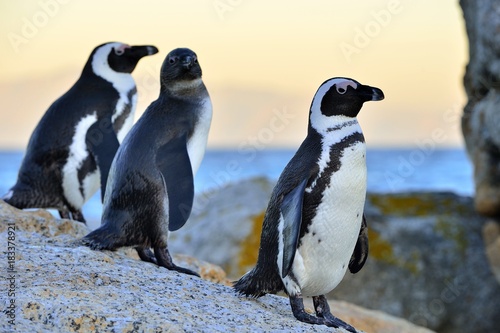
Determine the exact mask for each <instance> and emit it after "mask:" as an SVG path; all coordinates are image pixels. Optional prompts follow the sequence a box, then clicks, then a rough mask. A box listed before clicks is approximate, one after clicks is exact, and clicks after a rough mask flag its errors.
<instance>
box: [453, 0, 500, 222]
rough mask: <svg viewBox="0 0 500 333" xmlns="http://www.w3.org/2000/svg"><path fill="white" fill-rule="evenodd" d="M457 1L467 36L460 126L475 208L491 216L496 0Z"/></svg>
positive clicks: (499, 135)
mask: <svg viewBox="0 0 500 333" xmlns="http://www.w3.org/2000/svg"><path fill="white" fill-rule="evenodd" d="M460 5H461V7H462V10H463V13H464V18H465V23H466V28H467V35H468V37H469V64H468V65H467V68H466V72H465V77H464V86H465V91H466V92H467V97H468V102H467V105H466V106H465V108H464V113H463V117H462V130H463V135H464V138H465V143H466V146H467V151H468V153H469V156H470V158H471V160H472V162H473V165H474V180H475V186H476V195H475V207H476V210H477V211H478V212H479V213H481V214H485V215H490V216H495V215H499V214H500V182H499V179H500V163H499V162H500V112H498V111H499V105H500V34H499V33H498V32H499V31H500V2H498V1H497V0H481V1H476V0H460Z"/></svg>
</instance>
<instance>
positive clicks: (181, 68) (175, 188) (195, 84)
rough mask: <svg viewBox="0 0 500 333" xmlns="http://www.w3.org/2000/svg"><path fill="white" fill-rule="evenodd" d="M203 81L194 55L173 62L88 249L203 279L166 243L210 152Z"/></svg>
mask: <svg viewBox="0 0 500 333" xmlns="http://www.w3.org/2000/svg"><path fill="white" fill-rule="evenodd" d="M201 74H202V72H201V67H200V65H199V63H198V58H197V56H196V54H195V53H194V52H193V51H191V50H190V49H186V48H179V49H175V50H173V51H171V52H170V53H169V54H168V55H167V57H166V58H165V60H164V62H163V65H162V68H161V73H160V82H161V90H160V95H159V97H158V99H157V100H156V101H154V102H153V103H151V105H150V106H149V107H148V108H147V109H146V111H145V112H144V114H143V115H142V116H141V118H140V119H139V120H138V121H137V123H136V124H135V125H134V127H133V128H132V130H131V131H130V133H129V134H128V135H127V136H126V137H125V140H124V141H123V143H122V145H121V146H120V148H119V149H118V152H117V153H116V156H115V159H114V161H113V164H112V166H111V170H110V174H109V179H108V184H107V188H106V195H105V197H104V204H103V206H104V207H103V216H102V224H101V227H100V228H98V229H96V230H94V231H93V232H91V233H90V234H88V235H87V236H85V237H84V238H83V240H82V241H83V244H85V245H87V246H90V247H91V248H92V249H95V250H115V249H117V248H119V247H124V246H133V247H135V249H136V250H137V252H138V254H139V257H140V258H141V259H142V260H144V261H148V262H152V263H155V264H157V265H159V266H163V267H165V268H167V269H170V270H176V271H178V272H182V273H187V274H191V275H198V274H196V273H195V272H193V271H191V270H188V269H186V268H182V267H178V266H176V265H175V264H174V263H173V262H172V258H171V257H170V254H169V251H168V248H167V236H168V232H169V231H174V230H177V229H179V228H181V227H182V226H183V225H184V223H186V220H187V219H188V217H189V215H190V214H191V209H192V205H193V198H194V182H193V178H194V175H195V174H196V171H197V170H198V167H199V166H200V163H201V160H202V158H203V155H204V153H205V147H206V143H207V138H208V132H209V128H210V123H211V119H212V103H211V101H210V97H209V94H208V91H207V89H206V88H205V85H204V83H203V81H202V79H201ZM150 248H153V250H154V254H153V252H152V251H151V250H150Z"/></svg>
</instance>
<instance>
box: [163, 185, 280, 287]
mask: <svg viewBox="0 0 500 333" xmlns="http://www.w3.org/2000/svg"><path fill="white" fill-rule="evenodd" d="M273 186H274V183H273V182H271V181H270V180H268V179H266V178H251V179H246V180H243V181H241V182H238V183H236V184H231V183H230V184H226V185H225V186H223V187H221V188H218V189H215V190H212V191H210V192H206V193H202V194H200V195H197V196H196V198H195V201H194V204H193V210H192V213H191V216H190V217H189V220H188V221H187V223H186V224H185V225H184V226H183V227H182V229H180V230H179V231H176V232H172V233H170V235H169V245H168V246H169V249H170V250H171V251H172V252H173V253H185V254H188V255H191V256H194V257H196V258H199V259H201V260H204V261H208V262H211V263H216V264H217V265H219V266H221V267H222V268H223V269H224V270H225V271H226V273H227V274H228V276H229V277H230V278H232V279H236V278H239V277H240V276H242V275H243V274H244V273H246V272H247V271H248V270H250V269H251V268H252V267H253V266H254V265H255V262H256V261H257V251H256V249H258V248H259V243H260V234H261V231H262V221H263V219H264V213H265V209H266V207H267V204H268V201H269V197H270V196H271V192H272V190H273Z"/></svg>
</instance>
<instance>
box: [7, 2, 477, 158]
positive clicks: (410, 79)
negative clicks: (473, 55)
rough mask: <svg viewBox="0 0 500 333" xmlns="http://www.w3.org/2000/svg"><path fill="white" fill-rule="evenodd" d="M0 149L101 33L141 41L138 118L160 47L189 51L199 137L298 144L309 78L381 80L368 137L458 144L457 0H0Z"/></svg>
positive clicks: (53, 94) (150, 91)
mask: <svg viewBox="0 0 500 333" xmlns="http://www.w3.org/2000/svg"><path fill="white" fill-rule="evenodd" d="M0 36H2V38H0V49H1V50H2V51H1V53H0V60H1V61H0V149H24V148H25V147H26V144H27V142H28V139H29V136H30V134H31V132H32V131H33V129H34V127H35V126H36V124H37V122H38V121H39V119H40V118H41V116H42V115H43V113H44V112H45V111H46V110H47V108H48V107H49V105H50V104H51V103H52V102H53V101H54V100H55V99H57V98H58V97H59V96H61V95H62V94H63V93H64V92H65V91H67V90H68V89H69V88H70V86H71V85H72V84H73V83H74V82H75V81H76V80H77V79H78V77H79V75H80V73H81V70H82V68H83V65H84V64H85V62H86V61H87V58H88V56H89V54H90V52H91V51H92V49H93V48H94V47H95V46H97V45H99V44H102V43H104V42H108V41H120V42H124V43H128V44H130V45H144V44H152V45H155V46H157V47H158V48H159V50H160V52H159V53H158V54H156V55H154V56H151V57H146V58H143V59H142V60H141V61H140V62H139V64H138V66H137V68H136V70H135V71H134V73H133V76H134V78H135V79H136V82H137V86H138V92H139V103H138V107H137V111H136V117H135V118H136V119H138V118H139V117H140V115H141V114H142V112H144V110H145V109H146V107H147V106H148V105H149V103H151V102H152V101H153V100H154V99H156V98H157V96H158V92H159V86H158V75H159V74H158V73H159V68H160V66H161V63H162V61H163V60H164V58H165V56H166V54H167V53H168V52H169V51H170V50H172V49H174V48H177V47H189V48H191V49H192V50H193V51H195V52H196V53H197V55H198V58H199V61H200V64H201V66H202V69H203V79H204V82H205V85H206V86H207V89H208V90H209V93H210V95H211V98H212V103H213V106H214V115H213V121H212V127H211V132H210V135H209V148H238V147H239V148H241V147H245V146H254V147H257V148H258V149H265V148H268V147H269V148H273V147H297V146H298V145H299V144H300V142H301V141H302V140H303V139H304V137H305V134H306V129H307V116H308V112H309V106H310V104H311V100H312V98H313V96H314V93H315V92H316V90H317V89H318V87H319V86H320V84H321V83H322V82H323V81H325V80H326V79H329V78H331V77H335V76H343V77H350V78H353V79H356V80H357V81H359V82H361V83H363V84H368V85H371V86H375V87H378V88H380V89H382V90H383V91H384V93H385V96H386V98H385V100H383V101H381V102H370V103H366V104H365V106H364V107H363V110H362V111H361V113H360V115H359V117H358V119H359V122H360V124H361V127H362V128H363V131H364V134H365V138H366V141H367V144H368V147H373V148H376V147H416V148H419V147H427V148H429V147H433V148H434V147H462V146H463V142H462V136H461V132H460V125H459V124H460V116H461V113H462V108H463V106H464V104H465V102H466V97H465V93H464V89H463V86H462V78H463V75H464V71H465V65H466V63H467V61H468V44H467V38H466V34H465V26H464V21H463V17H462V12H461V9H460V7H459V5H458V0H440V1H435V0H419V1H411V0H370V1H368V0H365V1H338V0H330V1H326V0H325V1H319V0H312V1H307V2H306V1H282V0H277V1H255V0H254V1H249V0H200V1H194V0H187V1H168V0H148V1H132V0H120V1H117V0H108V1H97V0H24V1H2V2H0Z"/></svg>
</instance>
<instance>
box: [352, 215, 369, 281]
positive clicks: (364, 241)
mask: <svg viewBox="0 0 500 333" xmlns="http://www.w3.org/2000/svg"><path fill="white" fill-rule="evenodd" d="M367 258H368V226H367V225H366V218H365V215H364V214H363V221H362V222H361V229H360V230H359V235H358V241H357V242H356V247H355V248H354V252H353V253H352V256H351V260H349V271H350V272H351V273H352V274H355V273H357V272H359V271H360V270H361V268H363V265H364V264H365V262H366V259H367Z"/></svg>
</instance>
